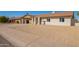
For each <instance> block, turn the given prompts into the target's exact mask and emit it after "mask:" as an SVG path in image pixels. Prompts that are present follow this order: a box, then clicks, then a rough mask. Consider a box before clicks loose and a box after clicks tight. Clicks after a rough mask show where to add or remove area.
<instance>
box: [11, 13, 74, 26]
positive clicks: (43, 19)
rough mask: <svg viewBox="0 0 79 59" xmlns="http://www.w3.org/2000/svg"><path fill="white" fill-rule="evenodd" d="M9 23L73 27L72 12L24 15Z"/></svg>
mask: <svg viewBox="0 0 79 59" xmlns="http://www.w3.org/2000/svg"><path fill="white" fill-rule="evenodd" d="M10 21H14V23H18V24H39V25H64V26H74V25H75V20H74V13H73V12H70V11H68V12H57V13H49V14H40V15H29V14H27V15H24V16H22V17H15V18H14V19H11V20H10Z"/></svg>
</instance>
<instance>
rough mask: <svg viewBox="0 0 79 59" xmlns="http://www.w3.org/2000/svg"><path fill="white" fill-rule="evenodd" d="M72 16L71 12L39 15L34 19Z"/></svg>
mask: <svg viewBox="0 0 79 59" xmlns="http://www.w3.org/2000/svg"><path fill="white" fill-rule="evenodd" d="M71 16H73V12H70V11H68V12H59V13H58V12H57V13H53V14H52V13H49V14H40V15H36V17H71Z"/></svg>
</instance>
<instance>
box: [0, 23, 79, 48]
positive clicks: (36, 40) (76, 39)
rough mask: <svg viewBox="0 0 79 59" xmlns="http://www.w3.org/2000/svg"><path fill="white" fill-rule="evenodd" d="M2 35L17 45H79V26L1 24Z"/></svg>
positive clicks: (0, 33)
mask: <svg viewBox="0 0 79 59" xmlns="http://www.w3.org/2000/svg"><path fill="white" fill-rule="evenodd" d="M0 35H2V36H3V37H4V38H5V39H6V40H7V41H9V42H10V43H11V44H12V45H14V46H16V47H77V46H79V27H78V26H52V25H32V24H0Z"/></svg>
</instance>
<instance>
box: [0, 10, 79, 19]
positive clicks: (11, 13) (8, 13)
mask: <svg viewBox="0 0 79 59" xmlns="http://www.w3.org/2000/svg"><path fill="white" fill-rule="evenodd" d="M51 12H52V11H0V16H8V17H14V16H23V15H25V14H27V13H29V14H33V15H36V14H47V13H51ZM57 12H61V11H57ZM74 16H75V17H76V18H77V19H79V16H77V11H74Z"/></svg>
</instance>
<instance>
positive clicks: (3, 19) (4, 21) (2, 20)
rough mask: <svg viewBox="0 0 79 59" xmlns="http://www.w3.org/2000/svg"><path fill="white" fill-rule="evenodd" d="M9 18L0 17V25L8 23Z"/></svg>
mask: <svg viewBox="0 0 79 59" xmlns="http://www.w3.org/2000/svg"><path fill="white" fill-rule="evenodd" d="M8 20H9V18H8V17H5V16H0V23H6V22H8Z"/></svg>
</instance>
